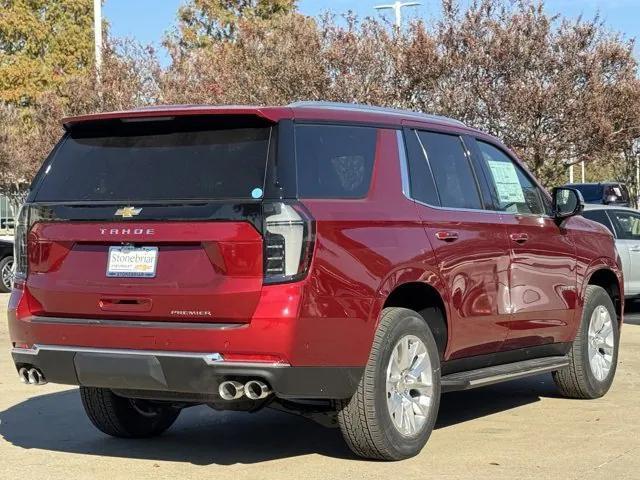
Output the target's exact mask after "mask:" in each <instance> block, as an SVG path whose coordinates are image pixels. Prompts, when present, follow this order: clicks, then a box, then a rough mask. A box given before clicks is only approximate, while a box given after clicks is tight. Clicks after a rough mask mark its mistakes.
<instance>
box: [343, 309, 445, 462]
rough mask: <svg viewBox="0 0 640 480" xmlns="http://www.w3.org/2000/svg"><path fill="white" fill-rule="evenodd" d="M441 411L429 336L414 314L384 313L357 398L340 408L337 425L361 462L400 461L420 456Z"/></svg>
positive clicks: (435, 351) (434, 353) (434, 348)
mask: <svg viewBox="0 0 640 480" xmlns="http://www.w3.org/2000/svg"><path fill="white" fill-rule="evenodd" d="M439 405H440V358H439V354H438V347H437V346H436V342H435V340H434V338H433V334H432V333H431V330H430V329H429V327H428V326H427V324H426V322H425V321H424V319H423V318H422V317H421V316H420V315H419V314H418V313H416V312H414V311H412V310H408V309H405V308H395V307H394V308H386V309H385V310H383V312H382V317H381V319H380V324H379V326H378V329H377V331H376V335H375V338H374V342H373V346H372V348H371V354H370V356H369V361H368V362H367V366H366V367H365V371H364V374H363V376H362V379H361V380H360V384H359V385H358V388H357V390H356V393H355V394H354V395H353V397H352V398H351V399H349V400H343V401H340V402H338V405H337V407H338V408H337V410H338V423H339V425H340V429H341V430H342V434H343V436H344V439H345V441H346V442H347V444H348V445H349V447H350V448H351V450H352V451H353V452H354V453H355V454H356V455H358V456H360V457H364V458H371V459H380V460H402V459H405V458H409V457H413V456H415V455H417V454H418V453H419V452H420V450H422V448H423V447H424V445H425V444H426V443H427V440H428V439H429V436H430V435H431V432H432V431H433V427H434V425H435V421H436V417H437V415H438V407H439Z"/></svg>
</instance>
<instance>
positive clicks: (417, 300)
mask: <svg viewBox="0 0 640 480" xmlns="http://www.w3.org/2000/svg"><path fill="white" fill-rule="evenodd" d="M388 307H402V308H408V309H410V310H413V311H415V312H417V313H418V314H420V316H421V317H422V318H423V319H424V321H425V323H426V324H427V325H428V326H429V328H430V329H431V333H432V334H433V336H434V338H435V340H436V345H437V346H438V353H439V355H440V359H443V358H444V355H445V352H446V350H447V345H448V344H449V333H450V329H449V324H448V318H449V316H448V312H447V303H446V301H445V298H444V296H443V295H442V293H441V291H440V290H439V289H438V288H437V287H436V286H434V285H432V284H430V283H428V282H425V281H420V280H413V281H406V282H403V283H399V284H397V285H395V286H394V287H393V289H391V290H390V291H389V292H388V294H387V295H386V298H384V302H383V303H382V306H381V308H380V310H382V309H384V308H388Z"/></svg>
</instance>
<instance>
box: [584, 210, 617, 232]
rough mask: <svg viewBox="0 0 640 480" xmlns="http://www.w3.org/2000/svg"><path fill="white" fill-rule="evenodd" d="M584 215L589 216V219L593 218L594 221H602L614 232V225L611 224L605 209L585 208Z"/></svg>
mask: <svg viewBox="0 0 640 480" xmlns="http://www.w3.org/2000/svg"><path fill="white" fill-rule="evenodd" d="M582 216H583V217H584V218H588V219H589V220H593V221H594V222H598V223H601V224H602V225H604V226H605V227H607V228H608V229H609V231H611V233H613V227H612V226H611V221H610V220H609V217H608V216H607V213H606V212H605V211H604V210H585V211H584V212H582Z"/></svg>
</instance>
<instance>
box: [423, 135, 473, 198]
mask: <svg viewBox="0 0 640 480" xmlns="http://www.w3.org/2000/svg"><path fill="white" fill-rule="evenodd" d="M418 136H419V138H420V142H421V143H422V146H423V147H424V151H425V152H426V154H427V161H428V162H429V166H430V167H431V171H432V172H433V178H434V180H435V183H436V185H437V189H438V195H439V197H440V204H441V205H442V206H443V207H450V208H472V209H481V208H482V204H481V202H480V194H479V193H478V186H477V183H476V179H475V176H474V174H473V170H472V169H471V165H470V163H469V159H468V158H467V155H466V154H465V150H464V148H463V145H462V140H461V139H460V137H458V136H455V135H445V134H441V133H432V132H418Z"/></svg>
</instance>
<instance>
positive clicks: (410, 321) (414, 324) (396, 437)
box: [375, 310, 440, 458]
mask: <svg viewBox="0 0 640 480" xmlns="http://www.w3.org/2000/svg"><path fill="white" fill-rule="evenodd" d="M405 335H415V336H416V337H418V338H419V339H420V340H422V341H423V342H424V344H425V346H426V347H427V353H428V355H429V358H430V360H431V369H432V376H433V396H432V404H431V409H430V411H429V417H428V418H427V421H426V422H425V425H424V427H423V429H422V431H421V432H420V433H419V434H418V435H416V436H413V437H407V436H404V435H402V434H401V433H400V432H398V430H397V429H396V427H395V425H394V423H393V420H392V418H391V415H390V413H389V409H388V407H387V389H386V375H387V366H388V363H389V359H390V357H391V353H392V351H393V349H394V347H395V346H396V344H397V342H398V341H399V340H400V338H402V337H404V336H405ZM375 379H376V380H375V381H376V391H375V404H376V411H377V412H378V416H379V422H380V425H381V427H382V433H383V437H384V440H385V443H386V444H387V445H386V447H387V449H388V450H389V451H392V452H394V454H395V455H394V456H396V457H397V458H409V457H412V456H414V455H416V454H417V453H419V452H420V450H421V449H422V448H423V447H424V445H425V444H426V443H427V440H428V439H429V436H430V435H431V432H432V431H433V428H434V426H435V422H436V418H437V416H438V408H439V405H440V358H439V356H438V347H437V345H436V342H435V340H434V338H433V335H432V333H431V331H430V330H429V328H428V326H427V325H426V323H425V321H424V319H422V318H421V317H420V315H419V314H418V313H415V312H413V311H411V310H404V311H403V312H402V316H401V318H400V319H398V320H397V321H395V322H394V323H393V325H392V326H391V327H390V328H389V330H388V331H387V332H386V335H385V337H384V342H383V343H382V346H381V349H380V350H379V352H378V358H377V362H376V372H375Z"/></svg>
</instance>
